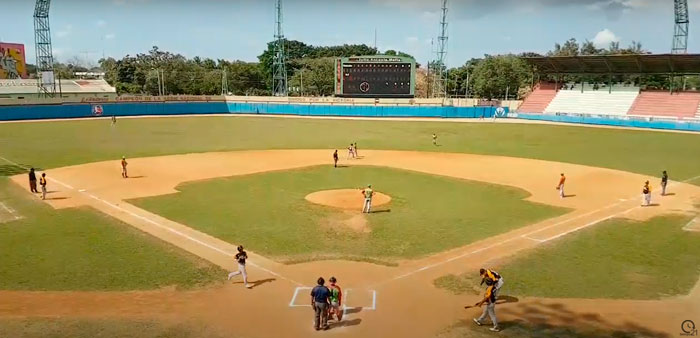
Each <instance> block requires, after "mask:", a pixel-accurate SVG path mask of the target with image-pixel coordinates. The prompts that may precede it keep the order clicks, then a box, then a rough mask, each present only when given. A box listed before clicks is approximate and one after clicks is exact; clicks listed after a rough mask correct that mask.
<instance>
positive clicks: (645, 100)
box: [628, 91, 700, 118]
mask: <svg viewBox="0 0 700 338" xmlns="http://www.w3.org/2000/svg"><path fill="white" fill-rule="evenodd" d="M698 109H700V93H698V92H682V93H673V94H671V93H669V92H668V91H643V92H642V93H641V94H639V96H638V97H637V100H635V102H634V104H633V105H632V108H631V109H630V110H629V112H628V115H643V116H671V117H679V118H692V117H696V115H697V114H698Z"/></svg>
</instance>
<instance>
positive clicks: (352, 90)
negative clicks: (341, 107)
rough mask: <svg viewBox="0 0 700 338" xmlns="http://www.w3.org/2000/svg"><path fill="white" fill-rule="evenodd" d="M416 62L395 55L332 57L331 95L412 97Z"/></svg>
mask: <svg viewBox="0 0 700 338" xmlns="http://www.w3.org/2000/svg"><path fill="white" fill-rule="evenodd" d="M415 68H416V62H415V60H413V59H412V58H407V57H399V56H381V55H377V56H375V55H373V56H356V57H349V58H340V59H337V60H336V70H335V72H336V79H335V81H336V83H335V95H336V96H340V97H365V98H413V97H414V96H415V78H416V73H415V72H416V69H415Z"/></svg>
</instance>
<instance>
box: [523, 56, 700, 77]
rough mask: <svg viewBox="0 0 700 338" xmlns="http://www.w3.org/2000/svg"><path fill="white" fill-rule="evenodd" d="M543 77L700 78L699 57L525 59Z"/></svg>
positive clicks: (564, 57) (545, 57)
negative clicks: (689, 76)
mask: <svg viewBox="0 0 700 338" xmlns="http://www.w3.org/2000/svg"><path fill="white" fill-rule="evenodd" d="M522 59H523V60H524V61H525V62H527V63H528V64H530V65H532V66H534V67H535V68H537V70H538V71H539V72H540V73H544V74H672V73H673V74H679V75H683V74H700V54H636V55H635V54H632V55H586V56H543V57H524V58H522Z"/></svg>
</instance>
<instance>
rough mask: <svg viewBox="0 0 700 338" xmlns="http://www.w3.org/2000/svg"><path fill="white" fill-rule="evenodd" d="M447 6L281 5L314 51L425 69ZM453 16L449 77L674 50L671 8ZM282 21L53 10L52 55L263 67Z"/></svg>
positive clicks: (127, 9) (23, 7) (112, 5)
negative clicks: (611, 49) (177, 57)
mask: <svg viewBox="0 0 700 338" xmlns="http://www.w3.org/2000/svg"><path fill="white" fill-rule="evenodd" d="M0 1H1V2H2V3H0V7H2V9H0V10H1V11H2V13H3V19H2V23H3V25H2V27H3V29H2V30H0V41H3V42H15V43H23V44H25V46H26V53H27V61H28V62H29V63H34V61H35V53H34V33H33V18H32V16H33V11H34V1H33V0H0ZM688 2H689V6H690V20H691V27H690V39H689V43H688V50H689V52H695V53H700V0H688ZM440 6H441V0H344V1H340V0H283V12H284V23H283V29H284V35H285V36H286V37H287V38H288V39H293V40H300V41H303V42H305V43H308V44H312V45H338V44H346V43H365V44H368V45H374V37H375V29H376V31H377V46H378V48H379V49H380V50H388V49H395V50H401V51H404V52H406V53H409V54H411V55H413V56H415V57H416V59H417V60H418V62H420V63H422V64H426V63H427V61H428V60H430V59H432V58H434V52H433V50H434V48H433V47H431V41H432V40H435V41H436V40H437V39H436V37H437V36H438V34H439V22H440ZM448 6H449V13H448V21H449V26H448V34H449V43H448V56H447V63H448V65H449V66H451V67H452V66H459V65H462V64H464V62H466V61H467V60H468V59H470V58H474V57H482V56H483V55H484V54H503V53H521V52H539V53H545V52H547V51H548V50H551V49H552V48H553V46H554V44H555V43H557V42H559V43H562V42H564V41H566V40H567V39H569V38H576V39H577V40H579V41H584V40H590V41H593V42H594V43H596V44H597V45H599V46H601V47H606V46H608V45H609V43H610V42H611V41H619V42H620V45H621V46H627V45H629V44H630V43H631V42H632V41H640V42H642V44H643V47H644V48H646V49H649V50H651V51H652V52H654V53H667V52H669V51H670V49H671V38H672V35H673V22H674V21H673V20H674V18H673V0H449V5H448ZM274 14H275V5H274V0H197V1H192V0H53V1H52V5H51V15H50V19H51V35H52V42H53V51H54V55H55V57H56V59H57V60H58V61H61V62H66V61H70V60H80V61H81V62H83V63H84V62H91V63H95V62H96V60H98V59H99V58H101V57H102V56H112V57H115V58H121V57H123V56H125V55H127V54H131V55H134V54H136V53H143V52H147V51H148V50H149V49H150V48H151V47H152V46H158V47H159V48H160V49H161V50H167V51H170V52H174V53H180V54H183V55H185V56H187V57H194V56H200V57H203V58H204V57H208V58H212V59H219V58H221V59H227V60H243V61H256V60H257V56H258V55H259V54H261V53H262V51H263V50H264V49H265V47H266V43H267V42H269V41H271V40H272V39H273V34H274V20H275V18H274ZM694 18H698V19H697V20H698V22H699V23H697V24H694V23H693V20H694ZM76 58H77V59H76Z"/></svg>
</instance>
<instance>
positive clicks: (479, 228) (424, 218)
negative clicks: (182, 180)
mask: <svg viewBox="0 0 700 338" xmlns="http://www.w3.org/2000/svg"><path fill="white" fill-rule="evenodd" d="M368 183H371V184H373V187H374V188H375V189H376V190H377V191H380V192H383V193H386V194H388V195H390V196H391V197H392V202H391V203H390V204H389V205H388V206H381V207H378V208H377V210H380V211H381V210H387V209H390V212H378V213H373V214H371V215H369V216H368V217H367V219H368V222H369V226H370V228H371V229H372V232H371V233H369V234H366V233H359V232H357V231H354V230H349V229H347V228H346V227H341V226H336V227H329V226H324V224H327V223H328V222H329V221H331V220H338V219H341V218H344V217H345V218H347V217H350V216H348V215H346V214H345V213H344V212H342V211H339V210H336V209H334V208H330V207H325V206H319V205H315V204H311V203H309V202H307V201H306V200H305V199H304V197H305V196H306V195H307V194H309V193H312V192H315V191H321V190H331V189H345V188H357V187H361V186H364V185H366V184H368ZM178 190H180V191H181V192H180V193H176V194H171V195H166V196H157V197H150V198H145V199H139V200H135V201H131V202H132V203H134V204H136V205H138V206H140V207H142V208H145V209H147V210H150V211H152V212H155V213H157V214H160V215H162V216H164V217H167V218H168V219H172V220H175V221H178V222H181V223H184V224H187V225H188V226H191V227H193V228H195V229H198V230H201V231H203V232H205V233H208V234H210V235H212V236H214V237H217V238H220V239H222V240H225V241H228V242H231V243H236V244H238V243H242V244H244V245H245V246H246V247H248V248H250V250H253V251H256V252H258V253H261V254H263V255H265V256H271V257H273V258H275V259H277V260H280V261H284V262H295V261H304V260H309V259H320V258H346V259H355V260H378V261H381V262H384V263H387V262H391V261H392V260H394V259H396V258H414V257H418V256H423V255H426V254H430V253H435V252H440V251H444V250H446V249H450V248H454V247H459V246H461V245H465V244H468V243H471V242H474V241H476V240H479V239H483V238H487V237H491V236H494V235H496V234H499V233H503V232H506V231H508V230H511V229H515V228H518V227H521V226H524V225H527V224H531V223H534V222H537V221H539V220H543V219H547V218H550V217H553V216H557V215H560V214H562V213H564V212H566V210H565V209H562V208H554V207H550V206H546V205H541V204H536V203H532V202H527V201H523V200H522V199H524V198H526V197H528V196H529V194H528V193H527V192H525V191H523V190H520V189H516V188H510V187H504V186H496V185H490V184H485V183H481V182H474V181H466V180H459V179H453V178H448V177H441V176H433V175H427V174H422V173H416V172H410V171H404V170H396V169H388V168H376V167H349V168H343V169H334V168H333V167H332V166H321V167H312V168H306V169H300V170H291V171H281V172H268V173H262V174H255V175H248V176H238V177H232V178H223V179H214V180H208V181H204V182H194V183H189V184H184V185H181V186H179V187H178ZM358 194H359V190H358ZM354 214H355V215H356V214H357V213H354Z"/></svg>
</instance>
